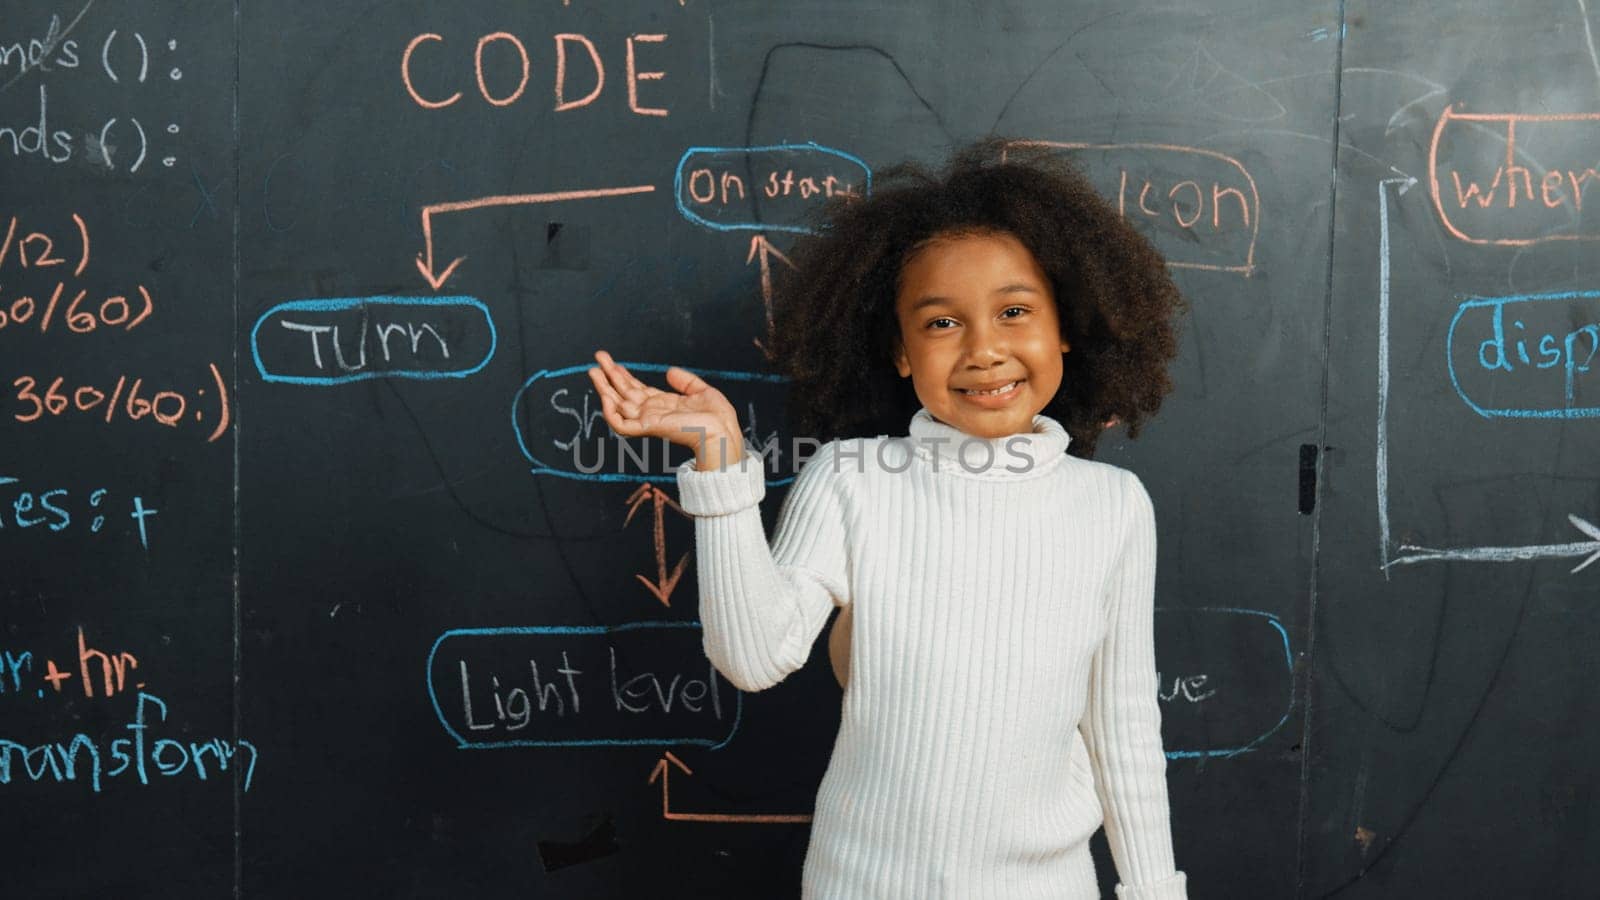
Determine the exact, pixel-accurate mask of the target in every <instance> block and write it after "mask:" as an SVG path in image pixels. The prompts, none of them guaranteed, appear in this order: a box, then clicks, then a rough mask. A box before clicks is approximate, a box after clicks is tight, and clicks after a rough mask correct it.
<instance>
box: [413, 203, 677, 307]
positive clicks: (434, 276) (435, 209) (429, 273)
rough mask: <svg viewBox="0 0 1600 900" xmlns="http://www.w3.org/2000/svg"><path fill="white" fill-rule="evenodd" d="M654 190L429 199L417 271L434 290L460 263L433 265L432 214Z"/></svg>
mask: <svg viewBox="0 0 1600 900" xmlns="http://www.w3.org/2000/svg"><path fill="white" fill-rule="evenodd" d="M654 190H655V186H654V185H650V184H640V185H633V186H630V187H620V188H590V189H584V190H576V191H552V192H550V193H546V194H498V195H495V196H492V197H478V198H475V199H472V200H456V201H452V202H450V203H432V204H429V205H427V206H424V207H423V208H422V252H421V253H418V254H417V271H419V272H421V273H422V277H423V279H424V280H426V281H427V282H428V285H429V286H430V287H432V288H433V289H434V290H436V291H437V290H439V289H440V288H442V287H444V283H445V282H446V281H448V280H449V278H450V275H451V274H452V273H453V272H455V270H456V267H457V266H459V265H461V261H462V260H464V259H466V257H465V256H458V257H456V258H455V259H454V260H452V261H451V263H450V265H448V266H445V267H444V270H443V271H440V270H439V269H437V268H436V267H435V265H434V256H433V217H434V216H435V215H438V214H441V213H449V212H462V211H465V210H469V209H483V208H484V207H487V206H526V205H530V204H536V203H559V202H561V201H563V200H592V199H595V198H598V197H622V196H626V195H629V194H648V193H650V192H652V191H654Z"/></svg>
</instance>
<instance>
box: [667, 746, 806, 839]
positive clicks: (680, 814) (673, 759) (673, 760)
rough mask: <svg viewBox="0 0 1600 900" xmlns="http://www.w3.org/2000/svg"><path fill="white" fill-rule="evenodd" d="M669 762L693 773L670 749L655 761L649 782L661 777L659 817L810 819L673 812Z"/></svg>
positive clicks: (691, 819)
mask: <svg viewBox="0 0 1600 900" xmlns="http://www.w3.org/2000/svg"><path fill="white" fill-rule="evenodd" d="M669 762H670V763H672V765H674V766H677V767H678V768H680V769H682V770H683V772H684V774H685V775H693V774H694V772H693V771H692V770H690V768H689V767H688V766H686V765H684V764H683V760H681V759H679V758H677V757H676V756H673V755H672V753H671V752H670V751H669V752H667V753H663V754H662V755H661V759H660V760H659V761H657V762H656V764H655V767H654V768H652V769H651V770H650V783H651V784H655V783H656V779H657V778H659V779H661V818H663V819H671V820H673V821H676V822H762V823H767V824H780V823H784V822H809V821H811V817H810V816H807V815H785V814H769V813H748V814H744V815H739V814H734V813H686V812H673V811H672V802H671V798H670V796H669V790H670V789H669V787H668V785H667V781H668V776H669V775H670V774H671V773H672V769H671V767H670V766H668V765H667V763H669Z"/></svg>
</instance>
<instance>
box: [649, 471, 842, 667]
mask: <svg viewBox="0 0 1600 900" xmlns="http://www.w3.org/2000/svg"><path fill="white" fill-rule="evenodd" d="M835 450H836V445H835V444H834V443H832V442H830V443H829V444H826V445H824V446H823V447H822V448H821V450H820V451H819V452H818V453H817V454H816V455H815V456H813V457H812V458H811V459H810V460H808V461H807V462H806V464H805V465H804V466H802V467H801V470H800V473H799V475H797V476H796V478H795V481H794V484H793V485H792V487H791V488H790V490H789V494H788V496H787V497H785V498H784V503H783V506H782V507H781V509H780V511H779V515H778V526H777V532H776V534H775V535H774V538H773V543H772V546H771V547H770V548H769V547H768V545H767V538H766V534H765V532H764V530H763V526H762V522H761V509H760V503H761V500H762V499H763V497H764V496H765V495H766V481H765V472H766V465H765V460H764V459H763V457H761V456H760V455H759V454H756V453H753V452H751V451H750V449H749V448H748V445H747V446H746V450H745V454H744V458H743V459H741V460H740V461H739V462H737V463H731V464H729V465H726V466H724V467H722V468H720V469H713V470H710V471H701V470H699V469H697V468H695V462H694V460H692V459H691V460H688V461H687V462H685V463H683V464H682V465H681V466H679V467H678V470H677V476H678V493H679V502H680V505H681V506H682V507H683V510H684V511H685V512H687V513H689V514H690V515H692V516H694V519H695V523H694V527H695V556H696V563H695V565H696V574H697V576H698V581H699V589H700V622H701V627H702V629H703V639H702V643H703V646H704V648H705V653H706V657H707V658H709V659H710V660H711V663H712V664H713V665H714V666H716V668H717V671H719V672H721V673H722V675H723V677H725V678H727V679H728V681H729V682H730V683H731V684H733V686H734V687H736V688H738V689H739V690H742V691H760V690H764V689H766V688H769V687H771V686H773V685H775V684H777V683H778V682H780V681H782V680H783V679H784V678H786V677H787V676H788V675H789V674H790V673H791V672H794V671H795V670H797V669H799V668H800V667H801V666H804V665H805V663H806V659H807V658H809V657H810V655H811V646H812V644H814V643H815V642H816V639H817V635H818V634H820V633H821V632H822V627H823V625H825V624H826V623H827V620H828V616H829V614H830V613H831V612H832V610H833V607H834V606H844V605H845V604H846V603H847V602H848V600H849V595H848V585H849V579H848V574H847V571H846V566H847V561H848V553H847V551H846V540H845V533H846V532H845V521H844V506H843V503H842V502H841V500H840V496H839V488H840V485H839V479H838V478H837V477H836V476H837V469H838V467H837V464H836V459H835V456H834V451H835Z"/></svg>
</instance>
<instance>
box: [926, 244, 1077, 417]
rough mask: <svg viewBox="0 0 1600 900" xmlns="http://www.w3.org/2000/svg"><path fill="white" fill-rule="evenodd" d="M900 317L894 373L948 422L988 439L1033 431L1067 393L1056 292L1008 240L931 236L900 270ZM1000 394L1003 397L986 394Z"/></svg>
mask: <svg viewBox="0 0 1600 900" xmlns="http://www.w3.org/2000/svg"><path fill="white" fill-rule="evenodd" d="M895 316H896V318H897V319H898V320H899V323H900V340H899V345H898V347H897V350H896V354H895V368H896V369H897V370H898V371H899V372H900V377H902V378H905V377H907V376H909V377H910V378H911V383H912V387H913V388H914V389H915V390H916V393H917V399H918V400H920V401H921V402H922V405H923V406H925V407H927V409H928V411H929V412H930V413H933V416H934V418H936V419H938V420H939V421H941V422H943V423H945V424H946V425H951V426H954V427H956V428H959V429H960V430H962V431H965V432H966V433H968V434H971V435H974V436H977V437H984V438H998V437H1005V436H1007V435H1012V434H1018V433H1026V432H1030V431H1032V430H1033V417H1034V416H1035V415H1036V414H1038V413H1039V412H1040V411H1041V410H1043V409H1044V408H1045V407H1046V406H1048V405H1049V403H1050V401H1051V400H1052V399H1053V398H1054V397H1055V395H1056V390H1057V389H1058V388H1060V387H1061V369H1062V367H1061V355H1062V354H1063V353H1066V352H1067V351H1068V350H1069V349H1070V348H1069V347H1068V344H1067V341H1066V339H1065V338H1063V337H1062V336H1061V322H1060V317H1059V315H1058V314H1057V311H1056V298H1055V292H1054V291H1053V290H1052V289H1051V287H1050V279H1049V278H1048V277H1047V276H1046V275H1045V273H1044V270H1043V269H1041V268H1040V267H1039V262H1038V260H1036V259H1034V258H1033V254H1032V253H1030V252H1028V248H1027V247H1025V246H1023V244H1022V242H1021V241H1019V240H1017V239H1016V238H1015V237H1014V236H1012V235H1011V234H1008V233H1005V232H985V233H964V234H952V235H939V236H935V237H934V238H932V239H931V240H930V241H929V242H927V243H926V244H924V245H923V246H922V248H921V249H920V250H917V251H915V252H914V253H913V254H912V256H911V258H910V259H909V260H907V261H906V263H905V264H904V265H903V266H902V267H901V269H900V283H899V290H898V292H897V293H896V295H895ZM1008 386H1009V387H1008ZM994 388H1003V389H1004V390H1003V391H1001V392H1000V393H998V394H996V393H989V394H984V393H981V392H983V391H985V390H988V389H994ZM975 392H977V393H975Z"/></svg>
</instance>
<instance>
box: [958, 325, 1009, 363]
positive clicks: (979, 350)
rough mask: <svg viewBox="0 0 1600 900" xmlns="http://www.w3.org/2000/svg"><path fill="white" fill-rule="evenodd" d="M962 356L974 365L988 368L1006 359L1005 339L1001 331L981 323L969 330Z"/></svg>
mask: <svg viewBox="0 0 1600 900" xmlns="http://www.w3.org/2000/svg"><path fill="white" fill-rule="evenodd" d="M962 351H963V352H962V356H963V357H965V361H966V362H968V363H970V364H972V365H979V366H987V365H990V364H992V363H994V362H996V361H998V360H1002V359H1005V357H1006V344H1005V337H1004V335H1002V334H1001V332H1000V329H998V328H996V327H994V326H993V325H991V324H989V323H986V322H979V323H976V324H974V325H972V326H971V327H970V328H968V329H967V333H966V335H965V340H964V341H963V346H962Z"/></svg>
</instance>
